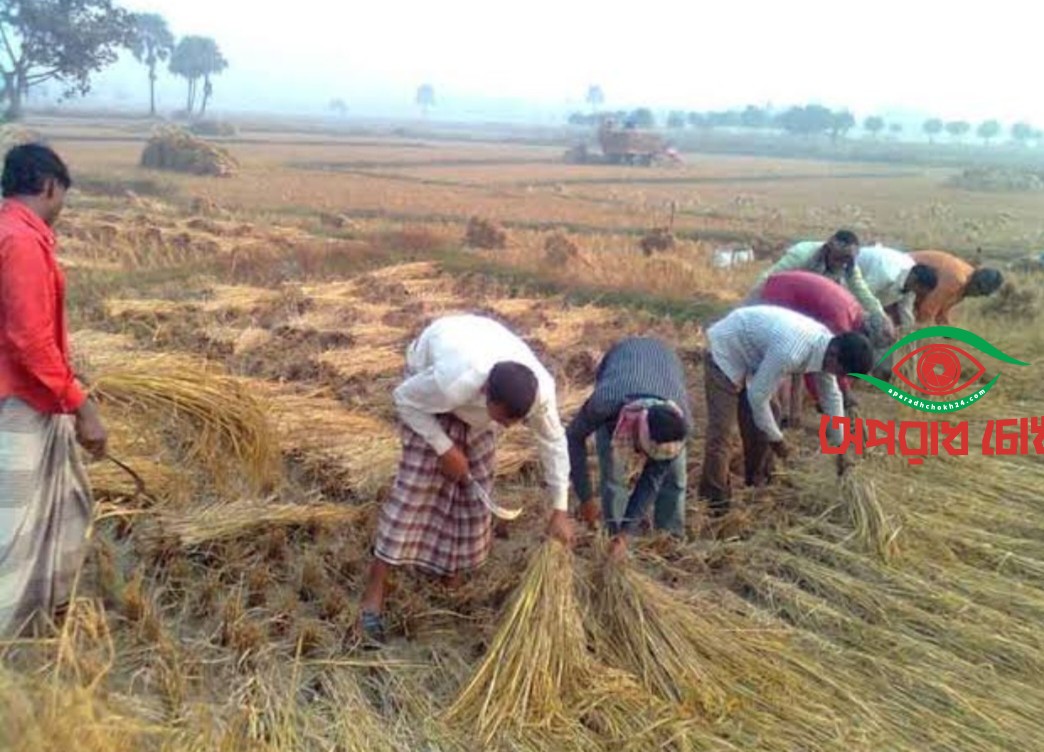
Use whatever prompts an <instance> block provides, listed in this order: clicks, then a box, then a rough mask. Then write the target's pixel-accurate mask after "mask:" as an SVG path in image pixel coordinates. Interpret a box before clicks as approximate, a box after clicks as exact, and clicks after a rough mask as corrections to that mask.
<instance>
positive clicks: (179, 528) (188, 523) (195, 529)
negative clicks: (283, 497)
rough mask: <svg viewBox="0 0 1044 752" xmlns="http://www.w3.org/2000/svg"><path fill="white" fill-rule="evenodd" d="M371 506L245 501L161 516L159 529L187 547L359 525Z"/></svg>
mask: <svg viewBox="0 0 1044 752" xmlns="http://www.w3.org/2000/svg"><path fill="white" fill-rule="evenodd" d="M368 512H369V507H368V506H355V505H348V504H330V503H318V504H276V503H271V502H270V501H256V500H254V499H245V500H240V501H234V502H230V503H227V504H214V505H210V506H205V507H198V508H196V509H191V510H178V511H176V512H165V513H161V514H160V515H159V516H158V517H157V518H156V520H155V524H156V528H157V529H158V530H159V531H160V532H162V533H163V534H165V535H169V536H173V537H175V538H177V539H178V541H179V542H180V544H181V545H182V546H184V547H185V548H189V547H192V546H200V545H203V544H204V543H212V542H214V541H221V540H229V539H232V538H241V537H243V536H245V535H249V534H252V533H253V532H255V531H256V530H258V529H259V528H264V529H266V530H268V529H271V528H273V527H277V526H290V525H323V526H334V525H345V524H351V523H354V522H357V521H358V520H359V519H360V518H361V517H364V516H365V515H366V514H367V513H368Z"/></svg>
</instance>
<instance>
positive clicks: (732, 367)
mask: <svg viewBox="0 0 1044 752" xmlns="http://www.w3.org/2000/svg"><path fill="white" fill-rule="evenodd" d="M832 338H833V335H832V334H831V333H830V330H829V329H827V328H826V327H825V326H823V324H820V323H819V322H818V321H816V320H815V319H811V318H809V317H808V316H805V315H803V314H800V313H797V312H796V311H791V310H790V309H787V308H780V307H779V306H771V305H753V306H746V307H744V308H737V309H735V310H734V311H733V312H732V313H730V314H729V315H728V316H726V317H725V318H723V319H721V320H720V321H718V322H717V323H716V324H714V325H713V326H711V328H710V329H708V330H707V339H708V341H709V343H710V351H711V356H712V357H713V358H714V362H715V363H717V364H718V368H720V369H721V370H722V372H723V373H724V374H725V375H726V376H728V377H729V380H730V381H731V382H732V383H733V384H735V385H736V386H737V387H738V388H740V389H742V388H743V387H744V386H746V388H747V401H748V402H750V407H751V410H752V411H753V417H754V423H755V425H757V427H758V428H760V429H761V430H762V431H763V432H764V433H765V434H766V435H767V436H768V438H769V440H770V441H782V440H783V432H782V431H780V429H779V426H778V425H777V424H776V419H775V417H774V416H773V415H772V405H771V399H772V395H773V394H774V393H775V392H776V389H778V388H779V384H780V382H781V381H782V380H783V378H784V377H786V376H789V375H792V374H801V373H812V374H816V378H817V381H818V384H817V386H818V387H819V393H820V395H821V399H822V404H823V411H824V413H825V414H827V415H837V416H839V417H844V410H845V408H844V400H843V399H842V396H841V389H840V388H839V387H838V385H837V379H836V378H835V377H834V376H833V375H832V374H830V373H826V372H824V371H823V358H824V356H825V355H826V350H827V347H828V346H829V344H830V340H831V339H832ZM829 439H830V442H831V443H832V444H833V445H835V446H837V445H838V444H839V443H840V441H841V433H840V431H835V430H831V431H830V436H829Z"/></svg>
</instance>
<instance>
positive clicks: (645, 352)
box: [566, 337, 693, 501]
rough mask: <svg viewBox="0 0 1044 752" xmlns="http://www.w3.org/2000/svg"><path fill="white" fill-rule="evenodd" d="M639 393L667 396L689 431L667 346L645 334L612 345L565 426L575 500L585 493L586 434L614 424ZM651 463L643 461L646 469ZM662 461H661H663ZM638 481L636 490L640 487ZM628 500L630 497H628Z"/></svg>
mask: <svg viewBox="0 0 1044 752" xmlns="http://www.w3.org/2000/svg"><path fill="white" fill-rule="evenodd" d="M641 397H657V398H659V399H664V400H671V401H672V402H674V403H675V404H676V405H678V407H679V408H681V410H682V413H683V414H684V416H685V423H686V425H687V426H688V427H689V432H690V433H691V432H692V426H693V419H692V408H691V406H690V404H689V397H688V393H687V391H686V388H685V369H684V367H683V366H682V363H681V360H680V359H679V358H678V356H677V354H676V353H675V352H674V350H672V349H671V348H670V347H669V346H668V345H666V344H665V343H663V342H661V341H660V340H657V339H653V338H651V337H629V338H627V339H624V340H621V341H620V342H618V343H617V344H616V345H614V346H613V347H612V348H611V349H610V350H609V352H607V353H606V354H605V357H603V358H602V362H601V364H600V365H599V366H598V372H597V373H596V374H595V388H594V391H593V392H592V393H591V396H590V397H588V398H587V401H586V402H585V403H584V405H583V407H581V408H580V412H578V413H577V415H576V417H575V418H573V420H572V422H571V423H570V424H569V428H568V429H566V436H567V437H568V441H569V466H570V468H571V470H570V475H571V477H572V481H573V488H574V489H575V490H576V495H577V496H578V497H579V498H580V500H581V501H588V500H589V499H590V498H591V496H592V492H591V482H590V478H588V474H587V437H588V436H590V435H591V434H592V433H594V432H595V431H597V430H598V429H599V428H605V429H608V430H609V431H610V432H611V431H612V430H613V429H614V428H615V426H616V421H617V418H618V417H619V414H620V409H621V408H623V407H624V405H626V404H627V403H629V402H631V401H633V400H635V399H638V398H641ZM651 464H652V463H646V468H647V469H648V470H649V471H650V472H652V471H654V470H655V469H654V468H650V467H649V465H651ZM665 464H666V463H665ZM643 472H644V471H643ZM646 486H648V484H643V483H641V481H640V480H639V482H638V485H637V486H636V489H638V488H645V487H646ZM632 501H635V500H634V499H633V498H632Z"/></svg>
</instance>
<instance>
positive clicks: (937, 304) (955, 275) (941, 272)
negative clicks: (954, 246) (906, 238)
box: [910, 250, 975, 324]
mask: <svg viewBox="0 0 1044 752" xmlns="http://www.w3.org/2000/svg"><path fill="white" fill-rule="evenodd" d="M910 256H911V257H912V258H913V259H914V261H915V262H916V263H918V264H924V265H926V266H930V267H932V268H934V269H935V272H936V275H937V276H938V283H937V284H936V286H935V289H934V290H932V291H931V292H930V293H928V294H927V295H925V296H924V298H923V299H922V300H920V301H919V302H918V304H917V321H918V322H920V323H932V322H935V323H940V324H943V323H947V322H948V321H949V316H948V314H949V311H950V309H951V308H953V307H954V306H955V305H957V303H959V302H961V299H962V298H963V297H964V291H965V288H966V287H967V285H968V281H969V280H970V279H971V277H972V274H974V273H975V267H973V266H972V265H971V264H969V263H968V262H967V261H964V260H963V259H960V258H958V257H957V256H954V255H953V254H952V253H947V252H945V251H935V250H927V251H914V252H913V253H911V254H910Z"/></svg>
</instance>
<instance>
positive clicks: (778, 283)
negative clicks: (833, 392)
mask: <svg viewBox="0 0 1044 752" xmlns="http://www.w3.org/2000/svg"><path fill="white" fill-rule="evenodd" d="M758 300H759V302H760V303H767V304H770V305H778V306H781V307H783V308H789V309H790V310H792V311H797V312H798V313H803V314H804V315H806V316H808V317H809V318H813V319H815V320H816V321H818V322H820V323H821V324H823V325H824V326H825V327H826V328H827V329H829V330H830V331H831V333H833V334H835V335H836V334H844V333H845V332H858V333H860V334H864V335H866V336H867V337H868V338H869V339H870V341H871V342H872V343H873V344H874V346H875V347H882V346H887V344H889V343H888V335H887V332H885V331H881V330H875V329H873V327H871V325H870V318H869V317H868V316H867V315H866V311H865V310H864V308H863V306H862V305H861V304H860V303H859V301H858V300H857V299H856V297H855V295H853V294H852V293H851V292H849V291H848V290H847V289H846V288H845V287H843V286H842V285H839V284H838V283H837V282H835V281H834V280H832V279H829V278H828V277H824V276H823V275H821V274H816V273H814V272H809V271H804V270H793V271H786V272H779V273H778V274H773V275H772V276H771V277H769V278H768V279H767V280H766V282H765V284H764V286H763V287H762V289H761V291H760V293H759V296H758ZM796 381H797V380H796V379H794V380H792V383H791V384H790V385H789V389H788V388H787V385H784V393H787V392H789V401H790V411H789V419H788V422H790V423H791V424H796V423H797V422H798V416H799V414H800V406H801V389H800V386H799V385H798V384H797V383H796ZM837 382H838V386H840V388H841V394H842V395H843V396H844V399H845V407H846V408H847V407H852V406H854V405H855V404H856V401H855V396H854V395H853V394H852V392H851V386H852V379H851V378H850V377H847V376H843V377H841V378H839V379H838V380H837ZM805 386H806V388H807V389H808V390H809V393H810V394H811V395H812V396H813V398H814V399H815V400H816V402H817V403H818V401H819V395H818V394H817V392H816V386H815V381H814V380H813V379H811V378H810V377H809V376H806V377H805Z"/></svg>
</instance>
